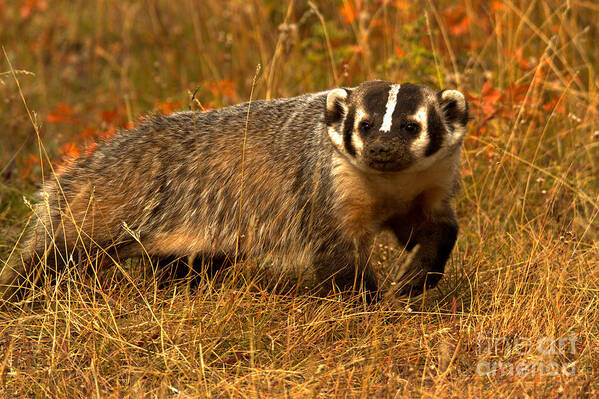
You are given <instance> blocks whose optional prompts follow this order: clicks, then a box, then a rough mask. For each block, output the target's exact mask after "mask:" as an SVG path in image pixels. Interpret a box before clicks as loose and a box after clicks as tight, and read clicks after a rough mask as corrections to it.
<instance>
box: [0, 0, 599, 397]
mask: <svg viewBox="0 0 599 399" xmlns="http://www.w3.org/2000/svg"><path fill="white" fill-rule="evenodd" d="M598 21H599V4H597V2H595V1H592V0H570V1H559V0H528V1H520V0H514V1H509V0H508V1H482V0H467V1H464V2H457V1H455V2H452V1H426V2H416V1H407V0H406V1H402V0H395V1H386V0H377V1H371V0H362V1H360V0H341V1H336V2H317V1H314V3H312V2H306V1H301V0H296V1H295V2H290V3H287V2H282V1H272V0H270V1H265V2H259V1H256V0H248V1H219V0H204V1H191V0H183V1H180V2H170V1H152V0H147V1H112V0H97V1H83V0H73V1H66V0H53V1H50V0H0V26H1V28H0V44H1V45H2V47H3V51H2V54H0V100H1V106H0V259H2V260H4V259H6V258H7V257H8V255H9V254H10V253H11V252H13V250H14V249H15V243H17V241H18V240H19V237H20V236H21V234H22V233H23V231H24V228H25V225H26V223H27V220H28V217H29V215H30V209H29V206H28V202H33V201H34V200H35V197H34V194H35V192H36V191H37V190H38V189H39V188H40V185H41V181H42V179H43V178H45V177H47V176H49V173H52V172H51V170H52V168H50V165H53V167H55V168H59V166H60V164H61V163H64V162H67V161H68V158H69V157H73V156H77V155H78V154H80V153H81V152H82V151H85V149H86V148H88V147H89V146H93V144H92V143H93V142H94V141H97V140H100V139H102V138H104V137H108V136H110V135H112V134H114V132H115V131H118V129H121V128H124V127H127V126H131V125H134V124H135V123H136V122H137V120H138V117H139V116H140V115H144V114H147V113H151V112H172V111H176V110H180V109H181V110H183V109H188V108H190V107H193V108H200V109H201V108H215V107H221V106H226V105H230V104H234V103H237V102H241V101H245V100H247V99H249V96H250V91H251V89H252V80H253V79H254V75H255V72H256V69H257V66H258V65H260V66H261V69H260V74H259V75H258V76H257V79H256V87H255V91H254V94H253V97H254V98H256V99H258V98H274V97H283V96H293V95H296V94H301V93H305V92H310V91H320V90H325V89H328V88H332V87H337V86H341V85H345V86H349V85H355V84H358V83H359V82H361V81H364V80H368V79H375V78H378V79H385V80H392V81H397V82H405V81H411V82H418V83H424V84H428V85H430V86H432V87H435V88H458V89H459V90H461V91H463V92H464V93H466V94H467V97H468V99H469V101H470V106H471V109H472V115H473V120H472V122H471V124H470V127H469V133H468V138H467V140H466V142H465V148H464V156H463V160H462V170H463V182H462V185H461V189H460V192H459V194H458V197H457V203H456V206H457V210H458V215H459V220H460V236H459V239H458V243H457V245H456V248H455V249H454V252H453V253H452V257H451V260H450V262H449V264H448V268H447V273H446V276H445V277H444V279H443V280H442V282H441V284H440V286H439V287H438V288H435V289H433V290H431V291H428V292H426V295H425V296H424V298H423V299H422V300H421V301H419V302H416V303H410V304H408V303H406V302H405V301H404V300H402V299H400V298H388V300H385V301H383V302H382V303H380V304H378V305H376V306H373V307H366V306H364V305H362V304H360V302H359V301H357V300H356V301H351V300H349V299H347V298H339V297H336V296H330V297H328V298H316V297H311V296H309V295H307V294H301V293H300V294H288V293H287V294H286V293H284V292H279V291H277V290H272V289H270V288H268V287H267V286H265V285H264V284H263V283H262V282H261V278H260V276H255V274H254V273H253V270H254V268H253V267H252V266H253V265H252V264H251V262H248V263H250V264H240V265H237V267H236V268H235V269H234V272H232V273H230V275H227V276H226V278H223V279H220V280H209V279H203V280H202V281H201V282H200V283H199V286H198V287H197V289H190V288H189V287H188V286H185V285H177V286H168V285H167V286H166V287H164V288H160V287H158V286H157V284H156V282H155V280H154V279H153V277H152V273H151V271H148V269H147V268H146V269H144V268H143V267H142V266H143V265H141V264H142V263H145V262H144V261H143V260H142V261H139V262H138V261H132V262H128V263H126V264H123V265H119V267H116V266H115V267H112V268H109V269H107V270H104V271H103V272H102V273H100V275H92V276H90V275H87V274H85V273H79V272H78V269H77V268H71V269H70V270H68V271H67V272H66V273H65V274H63V275H61V276H60V278H59V280H60V281H59V283H58V284H57V285H46V286H44V287H42V288H41V289H40V290H38V291H37V293H36V297H35V300H30V301H25V302H22V303H21V304H19V306H17V307H15V308H10V309H2V310H0V396H2V397H6V398H12V397H53V398H65V397H114V398H121V397H143V396H148V397H160V398H162V397H240V398H246V397H247V398H254V397H259V398H263V397H264V398H266V397H288V398H307V397H322V398H337V397H364V398H367V397H381V398H399V397H430V398H438V397H439V398H445V397H459V398H470V397H488V398H496V397H549V398H553V397H555V398H557V397H590V398H592V397H597V396H598V395H599V219H598V214H599V178H598V174H599V112H598V106H599V95H598V91H599V74H598V73H599V68H598V66H597V63H598V62H599V45H598V43H599V22H598ZM196 90H197V92H196V94H195V97H194V98H195V100H197V101H195V100H194V101H193V102H192V101H191V99H192V94H193V93H194V92H195V91H196ZM116 134H118V133H116ZM43 175H45V177H44V176H43ZM401 253H402V251H401V248H397V247H396V246H395V244H394V243H393V242H392V241H391V240H390V239H389V238H388V237H385V236H383V237H381V238H380V245H379V251H378V252H377V254H376V262H377V263H378V265H379V267H378V270H379V271H380V272H381V275H383V274H384V273H385V271H386V270H389V269H391V268H392V267H393V266H394V265H396V264H397V263H398V262H401V261H402V259H403V258H402V255H401ZM88 266H89V265H88ZM82 267H83V266H82Z"/></svg>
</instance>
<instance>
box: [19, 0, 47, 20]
mask: <svg viewBox="0 0 599 399" xmlns="http://www.w3.org/2000/svg"><path fill="white" fill-rule="evenodd" d="M21 4H22V5H21V7H19V14H20V15H21V19H27V18H29V17H30V16H31V15H32V14H33V13H34V12H36V11H44V10H45V9H47V8H48V3H47V2H46V0H22V1H21Z"/></svg>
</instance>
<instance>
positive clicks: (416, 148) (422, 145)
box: [410, 107, 431, 159]
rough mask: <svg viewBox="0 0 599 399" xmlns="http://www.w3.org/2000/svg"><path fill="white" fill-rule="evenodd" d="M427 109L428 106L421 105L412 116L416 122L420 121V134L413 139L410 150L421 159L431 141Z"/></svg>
mask: <svg viewBox="0 0 599 399" xmlns="http://www.w3.org/2000/svg"><path fill="white" fill-rule="evenodd" d="M426 111H427V110H426V107H420V108H418V111H416V113H415V114H414V115H413V116H412V119H413V120H414V121H415V122H418V124H419V125H420V134H419V135H418V137H417V138H416V139H415V140H414V141H412V144H411V145H410V151H411V152H412V155H414V158H416V159H421V158H423V157H424V154H425V152H426V148H427V147H428V143H430V141H431V139H430V137H429V134H428V120H427V112H426Z"/></svg>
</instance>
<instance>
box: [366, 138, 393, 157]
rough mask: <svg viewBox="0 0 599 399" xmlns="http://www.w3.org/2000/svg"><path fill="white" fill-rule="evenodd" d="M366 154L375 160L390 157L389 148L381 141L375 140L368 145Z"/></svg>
mask: <svg viewBox="0 0 599 399" xmlns="http://www.w3.org/2000/svg"><path fill="white" fill-rule="evenodd" d="M368 154H369V155H370V156H371V157H372V158H375V159H377V160H381V161H386V160H388V159H389V158H391V155H392V153H391V150H390V149H389V147H388V146H386V145H384V143H381V142H375V143H373V144H372V146H370V149H369V151H368Z"/></svg>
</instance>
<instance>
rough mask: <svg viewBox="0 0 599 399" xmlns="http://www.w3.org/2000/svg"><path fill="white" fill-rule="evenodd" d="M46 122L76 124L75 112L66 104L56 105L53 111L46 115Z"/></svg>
mask: <svg viewBox="0 0 599 399" xmlns="http://www.w3.org/2000/svg"><path fill="white" fill-rule="evenodd" d="M46 120H47V121H48V122H51V123H60V122H71V123H72V122H77V118H76V117H75V110H74V109H73V108H72V107H71V106H70V105H68V104H64V103H58V105H57V106H56V108H55V109H54V111H52V112H50V113H49V114H48V115H46Z"/></svg>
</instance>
